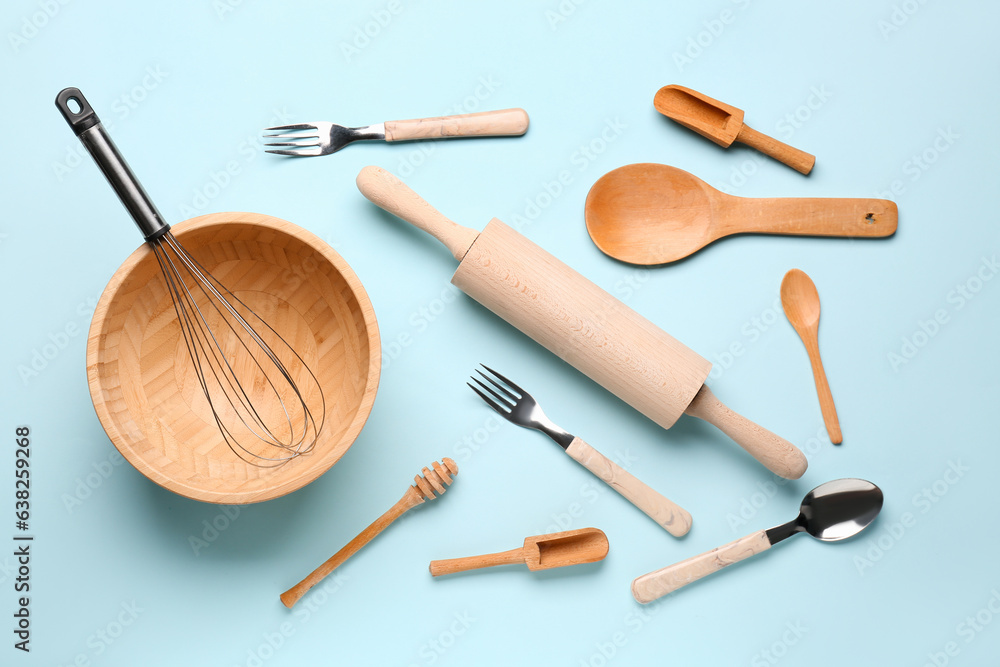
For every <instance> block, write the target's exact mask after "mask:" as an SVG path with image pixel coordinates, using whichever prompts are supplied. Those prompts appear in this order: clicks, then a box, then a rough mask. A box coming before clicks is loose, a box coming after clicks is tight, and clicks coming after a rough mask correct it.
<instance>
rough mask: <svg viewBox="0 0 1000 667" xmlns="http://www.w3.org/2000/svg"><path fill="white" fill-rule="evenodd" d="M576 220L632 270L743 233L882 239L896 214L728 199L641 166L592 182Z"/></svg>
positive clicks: (672, 171) (799, 201) (687, 177)
mask: <svg viewBox="0 0 1000 667" xmlns="http://www.w3.org/2000/svg"><path fill="white" fill-rule="evenodd" d="M584 216H585V217H586V220H587V231H588V232H590V238H592V239H593V240H594V243H595V244H597V247H598V248H600V249H601V250H602V251H603V252H605V253H606V254H608V255H611V256H612V257H615V258H616V259H620V260H622V261H624V262H631V263H633V264H664V263H666V262H675V261H677V260H678V259H682V258H684V257H687V256H688V255H690V254H692V253H694V252H696V251H697V250H700V249H701V248H703V247H705V246H706V245H708V244H709V243H711V242H712V241H715V240H716V239H719V238H722V237H724V236H729V235H731V234H740V233H744V232H752V233H757V234H794V235H805V236H849V237H880V236H890V235H891V234H893V233H894V232H895V231H896V222H897V217H898V211H897V208H896V204H895V203H894V202H891V201H888V200H885V199H813V198H784V199H779V198H768V199H754V198H749V197H734V196H732V195H727V194H725V193H722V192H719V191H718V190H716V189H715V188H713V187H711V186H710V185H708V184H707V183H705V182H704V181H702V180H701V179H699V178H697V177H696V176H693V175H692V174H689V173H688V172H686V171H682V170H680V169H677V168H676V167H669V166H667V165H665V164H652V163H642V164H630V165H626V166H624V167H619V168H618V169H615V170H613V171H610V172H608V173H607V174H605V175H604V176H602V177H601V178H600V179H598V181H597V182H596V183H594V185H593V187H592V188H590V193H589V194H588V195H587V203H586V206H585V208H584Z"/></svg>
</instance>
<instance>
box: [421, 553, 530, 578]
mask: <svg viewBox="0 0 1000 667" xmlns="http://www.w3.org/2000/svg"><path fill="white" fill-rule="evenodd" d="M523 562H524V549H523V548H518V549H511V550H510V551H501V552H499V553H495V554H486V555H484V556H468V557H466V558H449V559H446V560H432V561H431V567H430V570H431V574H432V575H433V576H435V577H440V576H441V575H442V574H454V573H456V572H465V571H467V570H478V569H479V568H481V567H495V566H497V565H516V564H518V563H523Z"/></svg>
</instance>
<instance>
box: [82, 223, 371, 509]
mask: <svg viewBox="0 0 1000 667" xmlns="http://www.w3.org/2000/svg"><path fill="white" fill-rule="evenodd" d="M172 231H173V234H174V236H175V237H176V238H177V239H178V240H179V241H180V242H181V244H182V245H184V247H185V248H186V249H187V251H188V252H189V253H190V254H191V255H192V256H194V257H195V258H196V259H197V261H198V262H200V263H201V264H202V265H203V266H204V267H205V268H206V269H207V270H208V271H209V272H210V273H212V274H213V275H214V276H215V277H216V278H218V279H219V280H221V281H222V282H223V284H225V285H226V287H228V288H229V289H230V290H232V292H233V293H234V294H235V295H236V296H237V297H238V298H240V299H241V300H243V301H244V302H245V303H247V305H249V306H250V307H251V308H253V309H254V310H255V311H256V312H257V313H258V314H259V315H261V317H262V318H263V319H264V320H265V321H267V322H268V323H269V324H270V325H271V326H273V327H274V328H275V329H276V330H277V331H279V332H280V333H281V335H282V336H283V337H284V338H285V339H286V340H287V341H288V343H289V344H290V345H291V347H292V348H293V349H294V350H295V351H296V352H297V353H298V354H299V355H300V356H301V357H302V359H303V360H304V361H305V363H306V364H307V365H308V366H309V368H311V369H312V371H313V372H314V373H315V374H316V377H317V380H318V381H319V384H320V386H322V388H323V392H324V395H325V398H326V407H327V410H326V424H325V426H324V428H323V430H322V432H321V433H320V435H319V438H318V439H317V441H316V445H315V448H314V450H313V451H312V452H311V453H309V454H306V455H303V456H299V457H297V458H294V459H292V460H291V461H289V462H288V463H286V464H284V465H281V466H278V467H275V468H261V467H258V466H254V465H252V464H249V463H247V462H245V461H243V460H242V459H240V458H239V457H237V456H236V454H234V453H233V451H232V450H231V449H230V448H229V446H228V445H227V444H226V442H225V441H224V440H223V438H222V436H221V434H220V433H219V429H218V426H217V425H216V423H215V421H214V419H213V417H212V413H211V410H210V409H209V407H208V404H207V401H206V400H205V399H204V396H203V394H202V392H201V389H200V387H199V386H198V385H197V379H196V375H195V373H194V371H193V368H192V366H191V360H190V358H189V356H188V353H187V350H186V348H185V347H184V342H183V338H182V337H181V327H180V325H179V324H178V322H177V316H176V314H175V312H174V308H173V302H172V301H171V298H170V294H169V292H168V291H167V287H166V283H165V282H164V279H163V276H162V275H161V273H160V268H159V266H158V264H157V261H156V258H155V256H154V255H153V252H152V250H151V249H150V247H149V246H148V245H143V246H142V247H141V248H139V249H138V250H136V251H135V252H134V253H132V255H131V256H129V258H128V259H126V260H125V263H124V264H122V266H121V267H120V268H119V269H118V270H117V271H116V272H115V274H114V276H113V277H112V278H111V281H110V282H109V283H108V286H107V288H105V290H104V293H103V294H102V295H101V299H100V301H99V302H98V304H97V308H96V310H95V312H94V318H93V321H92V323H91V327H90V334H89V339H88V342H87V378H88V381H89V383H90V393H91V397H92V399H93V402H94V408H95V410H96V411H97V416H98V419H100V421H101V425H102V426H103V427H104V430H105V431H106V432H107V434H108V437H109V438H111V441H112V442H113V443H114V445H115V447H117V448H118V450H119V451H120V452H121V454H122V456H124V457H125V459H126V460H128V461H129V463H131V464H132V465H133V466H135V468H136V469H137V470H139V472H141V473H142V474H144V475H145V476H146V477H148V478H149V479H151V480H153V481H154V482H156V483H157V484H159V485H161V486H163V487H165V488H167V489H170V490H171V491H173V492H175V493H178V494H180V495H182V496H186V497H188V498H193V499H195V500H203V501H208V502H214V503H226V504H236V503H251V502H259V501H262V500H268V499H271V498H276V497H278V496H282V495H284V494H286V493H289V492H291V491H294V490H296V489H298V488H300V487H302V486H304V485H305V484H308V483H309V482H311V481H313V480H314V479H316V478H317V477H319V476H320V475H321V474H323V473H324V472H325V471H326V470H327V469H329V468H330V466H332V465H333V464H334V463H336V462H337V460H339V459H340V457H341V456H343V454H344V453H345V452H346V451H347V449H348V448H349V447H350V446H351V444H352V443H353V442H354V439H355V438H356V437H357V436H358V433H359V432H360V431H361V428H362V426H364V424H365V421H366V420H367V419H368V414H369V412H370V411H371V407H372V402H373V401H374V399H375V392H376V389H377V388H378V380H379V371H380V368H381V348H380V343H379V334H378V325H377V324H376V321H375V313H374V310H373V309H372V305H371V302H370V301H369V300H368V295H367V294H366V293H365V290H364V288H363V287H362V286H361V282H360V281H359V280H358V278H357V276H356V275H355V274H354V272H353V271H352V270H351V268H350V267H349V266H348V265H347V263H346V262H345V261H344V260H343V259H342V258H341V257H340V255H338V254H337V253H336V252H334V251H333V249H332V248H330V247H329V246H328V245H327V244H326V243H324V242H323V241H322V240H321V239H319V238H318V237H316V236H315V235H313V234H311V233H309V232H307V231H306V230H304V229H301V228H299V227H296V226H295V225H293V224H291V223H289V222H285V221H284V220H279V219H278V218H272V217H269V216H266V215H258V214H255V213H216V214H212V215H205V216H201V217H198V218H193V219H191V220H187V221H185V222H182V223H179V224H177V225H175V226H173V227H172ZM237 361H238V360H237ZM290 371H291V372H292V373H293V375H294V374H296V373H304V372H305V371H304V369H303V368H302V367H301V365H300V366H299V367H293V368H290ZM304 384H305V383H302V385H304ZM270 405H271V406H273V405H274V403H273V402H271V403H270ZM267 418H268V416H267V415H265V419H267Z"/></svg>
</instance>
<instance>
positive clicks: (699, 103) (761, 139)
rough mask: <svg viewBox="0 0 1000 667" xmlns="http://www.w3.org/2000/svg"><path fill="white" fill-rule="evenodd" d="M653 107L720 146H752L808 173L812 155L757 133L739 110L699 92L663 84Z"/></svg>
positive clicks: (812, 161)
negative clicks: (734, 144)
mask: <svg viewBox="0 0 1000 667" xmlns="http://www.w3.org/2000/svg"><path fill="white" fill-rule="evenodd" d="M653 106H655V107H656V110H657V111H659V112H660V113H662V114H663V115H664V116H666V117H667V118H670V119H671V120H675V121H677V122H678V123H680V124H681V125H683V126H684V127H686V128H688V129H690V130H694V131H695V132H697V133H698V134H700V135H701V136H703V137H708V138H709V139H711V140H712V141H714V142H715V143H717V144H719V145H720V146H722V147H723V148H729V147H730V146H732V144H733V142H734V141H738V142H740V143H741V144H746V145H747V146H751V147H753V148H756V149H757V150H759V151H760V152H761V153H764V154H765V155H770V156H771V157H773V158H774V159H775V160H778V161H779V162H784V163H785V164H787V165H788V166H789V167H791V168H792V169H794V170H795V171H798V172H801V173H803V174H808V173H809V172H810V171H812V168H813V165H814V164H815V163H816V158H815V156H813V155H810V154H809V153H806V152H805V151H800V150H799V149H798V148H792V147H791V146H789V145H788V144H785V143H782V142H780V141H778V140H777V139H774V138H772V137H769V136H767V135H766V134H761V133H760V132H758V131H757V130H754V129H752V128H751V127H750V126H749V125H747V124H745V123H744V122H743V110H742V109H737V108H736V107H734V106H730V105H728V104H724V103H723V102H720V101H719V100H716V99H712V98H711V97H709V96H708V95H702V94H701V93H699V92H698V91H697V90H691V89H690V88H685V87H684V86H664V87H663V88H660V89H659V90H658V91H656V96H655V97H654V98H653Z"/></svg>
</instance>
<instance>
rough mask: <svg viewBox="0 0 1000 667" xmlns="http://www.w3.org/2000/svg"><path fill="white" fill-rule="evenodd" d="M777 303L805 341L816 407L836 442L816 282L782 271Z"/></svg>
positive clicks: (838, 436) (834, 410) (799, 273)
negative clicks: (822, 354)
mask: <svg viewBox="0 0 1000 667" xmlns="http://www.w3.org/2000/svg"><path fill="white" fill-rule="evenodd" d="M781 305H782V306H783V307H784V309H785V316H786V317H788V321H789V322H791V323H792V327H794V328H795V331H796V332H798V334H799V337H800V338H801V339H802V342H803V343H805V346H806V352H808V353H809V363H810V364H812V371H813V378H815V380H816V392H817V393H818V394H819V407H820V409H821V410H822V411H823V422H824V423H825V424H826V432H827V433H828V434H829V435H830V442H832V443H833V444H835V445H839V444H840V443H842V442H843V441H844V436H843V435H842V434H841V432H840V420H839V419H837V408H836V407H835V406H834V404H833V394H831V393H830V383H829V382H827V380H826V372H825V371H824V370H823V361H822V360H821V359H820V357H819V294H818V293H817V292H816V285H814V284H813V281H812V280H810V278H809V276H807V275H806V274H805V273H804V272H803V271H800V270H798V269H792V270H791V271H789V272H788V273H786V274H785V278H784V280H782V281H781Z"/></svg>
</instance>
